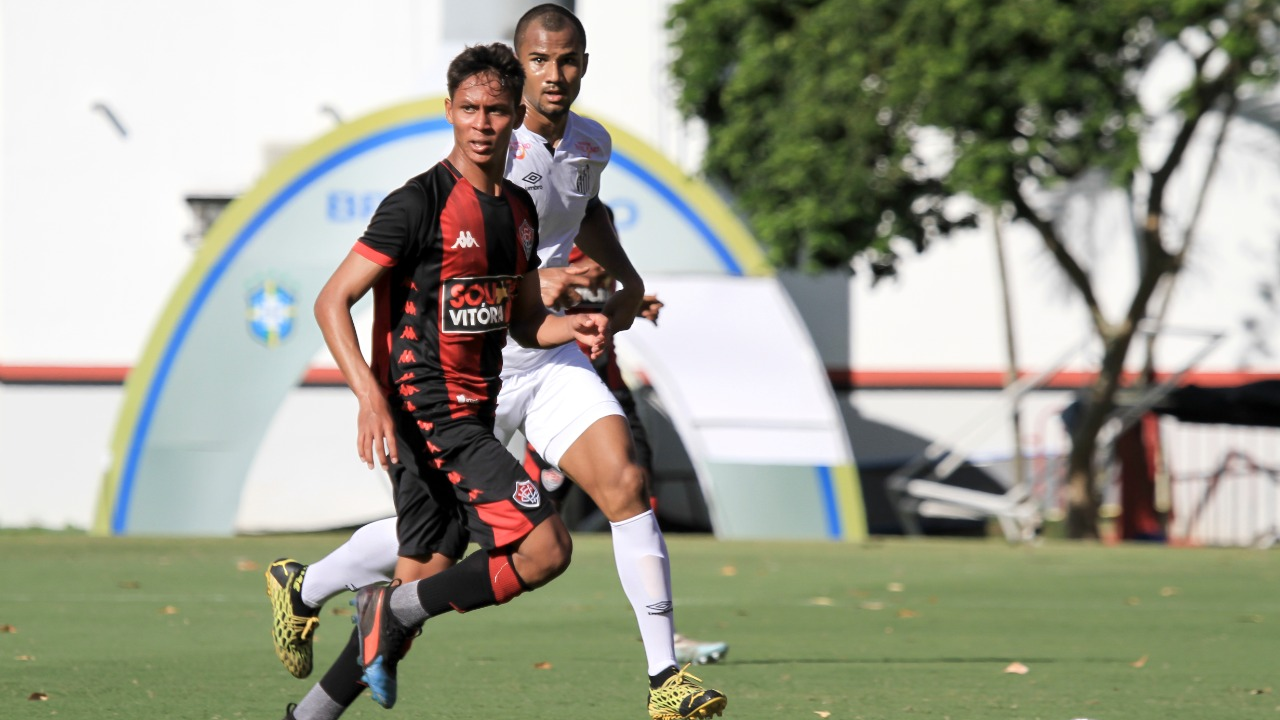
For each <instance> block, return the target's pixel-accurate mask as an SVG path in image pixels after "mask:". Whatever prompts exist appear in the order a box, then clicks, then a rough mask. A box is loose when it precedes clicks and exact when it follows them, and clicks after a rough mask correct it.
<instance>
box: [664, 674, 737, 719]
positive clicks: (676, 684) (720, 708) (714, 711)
mask: <svg viewBox="0 0 1280 720" xmlns="http://www.w3.org/2000/svg"><path fill="white" fill-rule="evenodd" d="M688 669H689V666H688V665H685V666H684V668H683V669H681V670H680V671H679V672H677V673H676V674H675V675H672V676H671V677H669V678H667V681H666V682H664V683H662V685H661V686H660V687H656V688H653V689H651V690H649V717H651V718H653V720H689V719H690V718H708V717H711V716H712V715H719V714H720V713H722V712H724V706H725V705H727V704H728V703H729V699H728V698H726V697H725V696H724V694H722V693H720V692H718V691H716V690H712V689H710V688H704V687H702V686H701V685H699V684H698V683H700V682H702V680H701V679H699V678H696V677H694V676H692V675H690V674H689V673H688V672H686V671H687V670H688Z"/></svg>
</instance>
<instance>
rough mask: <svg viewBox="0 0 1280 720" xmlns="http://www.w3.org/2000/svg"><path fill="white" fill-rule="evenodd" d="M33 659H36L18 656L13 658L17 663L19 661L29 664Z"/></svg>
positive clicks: (30, 656)
mask: <svg viewBox="0 0 1280 720" xmlns="http://www.w3.org/2000/svg"><path fill="white" fill-rule="evenodd" d="M35 659H36V658H35V656H34V655H19V656H17V657H15V658H14V660H18V661H20V662H30V661H32V660H35Z"/></svg>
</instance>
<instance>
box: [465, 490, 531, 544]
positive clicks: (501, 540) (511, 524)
mask: <svg viewBox="0 0 1280 720" xmlns="http://www.w3.org/2000/svg"><path fill="white" fill-rule="evenodd" d="M471 507H473V508H475V510H476V514H478V515H479V516H480V520H481V521H482V522H484V524H485V525H488V526H489V529H490V530H492V531H493V546H494V547H504V546H506V545H510V544H511V543H514V542H517V541H519V540H522V539H523V538H524V537H525V536H526V535H528V534H529V533H530V532H533V522H532V521H530V520H529V518H527V517H525V515H524V513H522V512H520V509H519V508H517V507H516V506H515V505H514V504H513V503H512V502H511V501H509V500H500V501H498V502H491V503H483V504H478V505H472V506H471Z"/></svg>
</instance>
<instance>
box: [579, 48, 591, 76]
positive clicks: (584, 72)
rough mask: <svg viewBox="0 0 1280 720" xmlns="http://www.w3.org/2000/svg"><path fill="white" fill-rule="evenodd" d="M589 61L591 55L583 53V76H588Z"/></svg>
mask: <svg viewBox="0 0 1280 720" xmlns="http://www.w3.org/2000/svg"><path fill="white" fill-rule="evenodd" d="M589 60H591V53H586V52H584V53H582V75H586V74H587V63H588V61H589ZM582 75H579V76H578V77H582Z"/></svg>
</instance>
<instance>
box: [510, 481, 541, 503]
mask: <svg viewBox="0 0 1280 720" xmlns="http://www.w3.org/2000/svg"><path fill="white" fill-rule="evenodd" d="M511 498H512V499H513V500H515V501H516V503H518V504H520V505H523V506H525V507H527V508H536V507H538V505H540V504H542V497H541V496H539V495H538V486H537V485H534V484H533V481H532V480H520V481H517V482H516V492H515V494H514V495H512V496H511Z"/></svg>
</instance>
